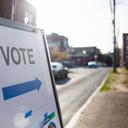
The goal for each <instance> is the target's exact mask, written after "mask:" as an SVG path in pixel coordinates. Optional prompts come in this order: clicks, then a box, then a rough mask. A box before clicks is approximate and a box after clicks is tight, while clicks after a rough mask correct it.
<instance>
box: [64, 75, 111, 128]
mask: <svg viewBox="0 0 128 128" xmlns="http://www.w3.org/2000/svg"><path fill="white" fill-rule="evenodd" d="M108 75H109V73H108V74H107V76H106V77H105V78H104V79H103V81H102V83H101V84H100V86H99V87H98V88H97V89H96V90H95V92H94V93H93V94H92V95H91V96H90V97H89V99H88V100H87V102H86V103H85V104H84V105H83V106H82V107H81V108H80V109H79V110H78V111H77V112H76V113H75V115H74V116H73V117H72V118H71V120H70V121H69V123H68V124H67V125H66V126H65V128H74V126H75V125H76V124H77V122H78V121H79V118H80V115H81V113H82V112H83V111H84V110H85V109H86V107H87V106H88V105H89V104H90V103H91V101H92V100H93V98H94V97H95V96H96V94H97V93H98V92H99V91H100V89H101V88H102V86H103V85H104V83H105V82H106V80H107V78H108Z"/></svg>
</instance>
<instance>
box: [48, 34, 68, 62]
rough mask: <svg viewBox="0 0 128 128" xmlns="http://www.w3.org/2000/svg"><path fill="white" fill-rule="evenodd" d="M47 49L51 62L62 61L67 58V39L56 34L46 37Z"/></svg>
mask: <svg viewBox="0 0 128 128" xmlns="http://www.w3.org/2000/svg"><path fill="white" fill-rule="evenodd" d="M47 42H48V47H49V50H50V54H51V59H52V61H62V60H66V59H67V58H68V51H69V44H68V38H67V37H65V36H62V35H58V34H56V33H52V34H50V35H47Z"/></svg>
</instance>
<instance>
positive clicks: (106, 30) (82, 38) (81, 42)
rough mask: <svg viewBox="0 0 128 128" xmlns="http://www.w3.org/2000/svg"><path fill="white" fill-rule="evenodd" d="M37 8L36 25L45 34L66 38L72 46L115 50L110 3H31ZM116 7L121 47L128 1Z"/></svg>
mask: <svg viewBox="0 0 128 128" xmlns="http://www.w3.org/2000/svg"><path fill="white" fill-rule="evenodd" d="M28 1H29V2H31V3H32V4H33V5H34V6H35V7H36V9H37V26H38V27H40V28H43V29H44V31H45V33H52V32H55V33H58V34H60V35H64V36H67V37H68V39H69V45H70V46H79V47H82V46H85V47H86V46H96V47H98V48H100V49H101V51H102V52H103V53H106V52H109V51H113V43H112V30H113V29H112V24H111V11H110V6H109V0H28ZM122 1H125V2H123V3H121V4H118V5H117V13H118V14H117V30H118V32H117V33H118V34H117V35H119V47H121V46H122V39H121V37H122V33H123V32H128V18H127V17H128V16H127V12H128V4H126V3H127V1H128V0H122Z"/></svg>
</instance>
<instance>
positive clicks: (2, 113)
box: [0, 25, 61, 128]
mask: <svg viewBox="0 0 128 128" xmlns="http://www.w3.org/2000/svg"><path fill="white" fill-rule="evenodd" d="M44 44H45V41H44V39H43V36H42V33H41V32H28V31H24V30H19V29H15V28H11V27H6V26H2V25H0V127H1V128H61V123H60V116H59V112H58V107H57V103H56V101H57V100H56V98H55V94H54V91H53V85H52V81H51V76H50V71H49V67H48V64H49V62H48V59H47V55H46V47H45V45H44Z"/></svg>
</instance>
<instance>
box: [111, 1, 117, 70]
mask: <svg viewBox="0 0 128 128" xmlns="http://www.w3.org/2000/svg"><path fill="white" fill-rule="evenodd" d="M112 23H113V51H114V53H113V71H114V72H116V71H117V69H116V68H117V62H116V61H117V56H116V53H117V49H116V0H113V20H112Z"/></svg>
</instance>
